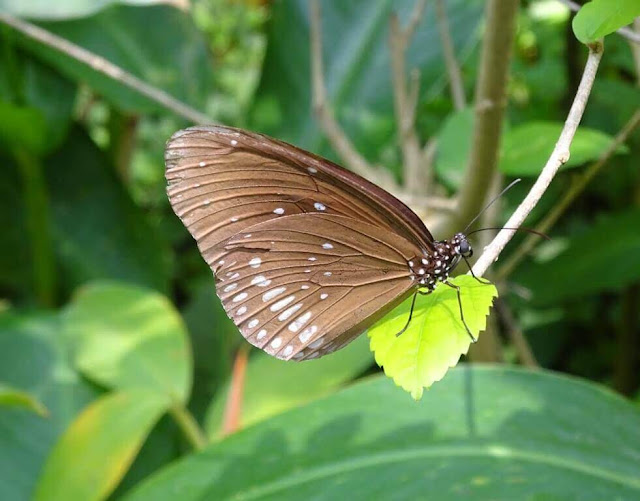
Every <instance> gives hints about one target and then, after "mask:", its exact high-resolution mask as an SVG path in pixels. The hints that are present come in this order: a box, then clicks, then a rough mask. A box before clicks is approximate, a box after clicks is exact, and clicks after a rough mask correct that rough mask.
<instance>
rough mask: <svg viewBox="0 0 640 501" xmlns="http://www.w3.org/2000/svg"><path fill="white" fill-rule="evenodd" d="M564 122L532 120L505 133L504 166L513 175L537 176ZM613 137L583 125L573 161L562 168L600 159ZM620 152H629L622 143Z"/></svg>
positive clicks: (503, 169)
mask: <svg viewBox="0 0 640 501" xmlns="http://www.w3.org/2000/svg"><path fill="white" fill-rule="evenodd" d="M563 125H564V124H561V123H553V122H529V123H527V124H524V125H521V126H519V127H516V128H514V129H512V130H510V131H509V132H507V133H506V134H505V135H504V144H503V146H502V155H501V157H500V170H501V171H502V172H503V173H505V174H508V175H510V176H537V175H538V174H540V172H541V171H542V168H543V167H544V165H545V163H546V162H547V159H548V158H549V155H550V154H551V152H552V151H553V147H554V146H555V144H556V142H557V140H558V137H560V132H561V131H562V126H563ZM612 141H613V138H612V137H610V136H608V135H607V134H603V133H602V132H600V131H597V130H592V129H587V128H585V127H580V128H579V129H578V130H577V132H576V135H575V137H574V139H573V142H572V143H571V149H570V153H571V156H570V157H569V161H568V162H566V163H565V164H564V165H563V166H562V168H564V169H567V168H569V167H577V166H579V165H583V164H585V163H586V162H590V161H593V160H597V159H598V157H600V155H602V154H603V153H604V152H605V151H607V150H608V149H609V147H610V146H611V142H612ZM616 151H617V152H618V153H628V152H629V149H628V148H626V147H624V146H620V147H619V148H618V149H617V150H616Z"/></svg>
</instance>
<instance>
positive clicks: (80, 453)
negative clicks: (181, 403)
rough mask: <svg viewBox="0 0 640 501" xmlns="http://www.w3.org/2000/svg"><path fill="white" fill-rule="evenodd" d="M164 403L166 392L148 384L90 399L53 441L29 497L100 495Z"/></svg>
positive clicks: (114, 482)
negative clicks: (151, 387) (149, 387)
mask: <svg viewBox="0 0 640 501" xmlns="http://www.w3.org/2000/svg"><path fill="white" fill-rule="evenodd" d="M170 405H171V400H170V399H169V398H168V397H167V395H163V394H158V393H156V392H152V391H148V390H129V391H121V392H115V393H111V394H108V395H105V396H103V397H101V398H100V399H98V400H96V401H95V402H93V403H92V404H91V405H90V406H88V407H87V408H86V409H85V410H84V411H83V412H82V414H80V415H79V416H78V418H77V419H76V420H75V421H74V422H73V423H71V426H69V428H68V429H67V430H66V431H65V433H64V434H63V435H62V437H61V438H60V441H59V442H58V443H57V444H56V446H55V447H54V449H53V451H52V452H51V455H50V456H49V458H48V459H47V462H46V463H45V465H44V468H43V471H42V475H41V476H40V478H39V479H38V484H37V486H36V490H35V495H34V499H35V500H37V501H48V500H52V501H53V500H57V499H70V500H75V499H78V500H87V501H88V500H100V499H104V498H105V497H106V496H107V495H108V494H109V493H110V492H111V491H113V489H114V488H115V486H116V485H117V484H118V483H119V482H120V480H121V479H122V477H123V476H124V474H125V473H126V471H127V469H128V467H129V466H130V464H131V462H132V461H133V458H134V457H135V455H136V454H137V452H138V450H139V449H140V447H141V446H142V443H143V441H144V439H145V438H146V436H147V435H148V434H149V431H150V430H151V428H152V427H153V425H154V424H155V422H156V421H157V420H158V419H159V418H160V416H161V415H162V414H163V413H164V412H165V411H166V410H167V409H168V408H169V406H170Z"/></svg>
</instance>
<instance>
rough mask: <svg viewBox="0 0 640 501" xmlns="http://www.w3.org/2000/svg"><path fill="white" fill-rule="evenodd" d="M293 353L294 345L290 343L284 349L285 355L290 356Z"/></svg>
mask: <svg viewBox="0 0 640 501" xmlns="http://www.w3.org/2000/svg"><path fill="white" fill-rule="evenodd" d="M292 353H293V346H291V345H289V346H287V347H286V348H285V349H284V356H285V357H288V356H289V355H291V354H292Z"/></svg>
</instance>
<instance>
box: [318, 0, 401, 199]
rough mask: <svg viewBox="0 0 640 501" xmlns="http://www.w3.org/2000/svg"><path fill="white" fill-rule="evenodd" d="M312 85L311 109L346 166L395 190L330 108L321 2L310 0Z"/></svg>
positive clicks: (388, 179) (392, 182)
mask: <svg viewBox="0 0 640 501" xmlns="http://www.w3.org/2000/svg"><path fill="white" fill-rule="evenodd" d="M310 15H311V33H310V35H311V85H312V93H313V99H312V106H313V111H314V113H315V115H316V117H317V118H318V121H319V122H320V126H321V127H322V130H323V131H324V133H325V134H326V135H327V138H328V139H329V142H330V143H331V146H332V147H333V149H334V150H335V151H336V153H337V154H338V155H340V158H341V159H342V161H343V162H344V164H345V166H346V167H347V168H348V169H349V170H352V171H353V172H355V173H357V174H360V175H361V176H362V177H364V178H367V179H369V180H370V181H373V182H375V183H377V184H379V185H380V186H382V187H383V188H385V189H387V190H388V191H395V190H396V189H397V184H396V183H395V181H394V180H393V177H392V176H391V173H389V172H386V171H385V170H384V169H379V168H374V167H373V166H372V165H370V164H369V163H368V162H367V160H366V159H365V158H364V157H363V156H362V155H360V153H359V152H358V150H356V148H355V147H354V146H353V145H352V144H351V141H349V138H348V137H347V135H346V134H345V133H344V131H343V130H342V127H340V124H338V122H337V120H336V119H335V117H334V115H333V112H332V111H331V109H330V108H329V105H328V100H327V91H326V88H325V85H324V68H323V63H322V35H321V26H320V24H321V23H320V19H321V17H320V4H319V2H318V1H317V0H311V14H310Z"/></svg>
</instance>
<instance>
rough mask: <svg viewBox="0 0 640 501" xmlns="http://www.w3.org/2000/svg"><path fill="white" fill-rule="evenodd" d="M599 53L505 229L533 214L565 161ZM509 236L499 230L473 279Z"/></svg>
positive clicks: (595, 47) (599, 48) (597, 50)
mask: <svg viewBox="0 0 640 501" xmlns="http://www.w3.org/2000/svg"><path fill="white" fill-rule="evenodd" d="M602 52H603V45H602V43H601V42H600V43H595V44H592V45H590V46H589V57H588V58H587V63H586V65H585V68H584V72H583V74H582V79H581V80H580V85H579V86H578V91H577V92H576V96H575V98H574V100H573V104H572V105H571V109H570V110H569V114H568V116H567V119H566V121H565V124H564V127H563V129H562V132H561V133H560V138H559V139H558V142H557V143H556V146H555V148H554V149H553V151H552V152H551V156H550V157H549V159H548V160H547V163H546V165H545V166H544V168H543V169H542V172H541V173H540V176H539V177H538V179H537V180H536V182H535V183H534V185H533V186H532V187H531V190H530V191H529V193H528V194H527V196H526V197H525V199H524V200H523V201H522V203H521V204H520V205H519V206H518V208H517V209H516V211H515V212H514V213H513V214H512V215H511V217H510V218H509V220H508V221H507V223H506V224H505V227H509V228H519V227H520V225H522V223H523V222H524V220H525V219H526V217H527V216H528V215H529V213H530V212H531V211H532V210H533V208H534V207H535V206H536V204H537V203H538V201H539V200H540V198H541V197H542V195H543V194H544V192H545V191H546V189H547V188H548V186H549V184H550V183H551V180H552V179H553V177H554V176H555V175H556V173H557V172H558V169H559V168H560V166H562V165H563V164H564V163H566V162H567V160H569V147H570V146H571V142H572V141H573V137H574V136H575V133H576V130H577V129H578V124H579V123H580V120H581V119H582V115H583V113H584V109H585V107H586V105H587V100H588V99H589V94H590V93H591V88H592V86H593V82H594V80H595V77H596V73H597V71H598V65H599V64H600V59H601V58H602ZM513 233H514V232H513V231H512V230H501V231H500V232H499V233H498V234H497V235H496V237H495V238H494V239H493V241H492V242H491V243H490V244H489V245H488V246H487V248H486V249H485V251H484V252H483V254H482V256H480V258H479V259H478V261H477V262H476V264H475V265H474V266H473V272H474V273H475V274H476V275H479V276H480V275H483V274H484V272H485V271H486V270H487V268H488V267H489V266H490V265H491V263H493V262H494V261H495V260H496V259H497V258H498V256H499V255H500V252H502V249H504V247H505V245H507V243H508V242H509V240H511V237H512V236H513Z"/></svg>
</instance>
